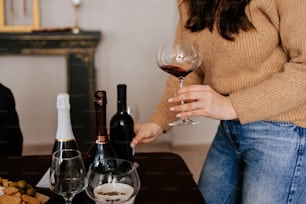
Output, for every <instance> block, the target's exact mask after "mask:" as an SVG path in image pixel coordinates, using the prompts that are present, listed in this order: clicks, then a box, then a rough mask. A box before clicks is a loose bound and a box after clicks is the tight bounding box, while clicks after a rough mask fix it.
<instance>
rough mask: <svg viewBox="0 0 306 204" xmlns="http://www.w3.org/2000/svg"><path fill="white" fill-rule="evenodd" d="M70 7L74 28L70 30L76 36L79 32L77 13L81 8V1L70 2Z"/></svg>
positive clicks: (73, 0)
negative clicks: (72, 11) (71, 6)
mask: <svg viewBox="0 0 306 204" xmlns="http://www.w3.org/2000/svg"><path fill="white" fill-rule="evenodd" d="M72 5H73V7H74V26H73V28H72V33H74V34H78V33H79V32H80V30H81V29H80V26H79V11H80V7H81V0H72Z"/></svg>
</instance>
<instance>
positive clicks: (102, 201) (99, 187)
mask: <svg viewBox="0 0 306 204" xmlns="http://www.w3.org/2000/svg"><path fill="white" fill-rule="evenodd" d="M87 180H88V186H87V188H86V190H85V191H86V193H87V195H88V196H89V197H90V198H91V199H92V200H94V201H95V202H96V203H97V204H119V203H125V204H133V203H134V200H135V198H136V195H137V194H138V192H139V189H140V180H139V176H138V173H137V169H136V167H135V165H134V164H133V163H132V162H130V161H128V160H124V159H102V160H100V161H95V162H93V163H92V164H91V165H90V167H89V171H88V173H87Z"/></svg>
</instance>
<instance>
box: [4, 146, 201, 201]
mask: <svg viewBox="0 0 306 204" xmlns="http://www.w3.org/2000/svg"><path fill="white" fill-rule="evenodd" d="M50 159H51V158H50V156H24V157H9V158H0V177H3V178H8V179H11V180H18V179H25V180H27V181H28V182H29V183H30V184H32V185H36V183H37V182H38V181H39V180H40V178H41V177H42V176H43V174H44V173H45V172H46V170H47V169H48V168H49V165H50V162H51V160H50ZM135 161H136V162H138V163H139V165H140V166H139V167H138V169H137V170H138V173H139V177H140V181H141V189H140V191H139V194H138V195H137V197H136V200H135V204H205V201H204V199H203V197H202V196H201V194H200V191H199V189H198V187H197V185H196V183H195V181H194V180H193V177H192V174H191V172H190V171H189V169H188V167H187V165H186V163H185V162H184V160H183V159H182V158H181V157H180V156H179V155H177V154H175V153H171V152H157V153H137V154H136V155H135ZM20 169H22V170H20ZM38 191H39V192H41V193H44V194H46V195H48V196H50V197H51V199H50V201H49V202H48V203H50V204H60V203H61V204H63V203H64V202H63V200H62V199H61V197H59V196H57V195H55V194H53V193H52V192H51V191H50V190H49V189H38ZM74 203H75V204H82V203H83V204H87V203H88V204H89V203H93V202H92V201H91V200H90V199H89V198H88V197H87V195H86V193H85V192H82V193H81V194H79V195H77V196H76V197H75V199H74Z"/></svg>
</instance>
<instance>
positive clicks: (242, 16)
mask: <svg viewBox="0 0 306 204" xmlns="http://www.w3.org/2000/svg"><path fill="white" fill-rule="evenodd" d="M177 2H178V8H179V14H180V20H179V24H178V26H177V32H176V41H181V40H184V39H188V40H191V41H196V42H197V44H198V45H199V48H200V50H201V52H202V53H203V58H204V61H203V64H202V65H201V67H200V68H199V69H197V70H196V71H194V72H193V73H191V74H189V75H188V76H187V77H186V86H185V87H184V88H181V89H179V90H177V92H176V96H175V97H172V96H173V89H175V88H176V86H177V79H176V78H174V77H169V79H168V81H167V84H168V86H167V89H166V91H165V94H164V96H163V97H162V99H161V101H160V103H159V106H158V108H157V110H156V111H155V112H154V114H153V116H152V118H151V120H150V122H149V123H146V124H141V125H138V126H137V127H135V132H136V137H135V138H134V140H133V141H132V144H131V145H136V144H138V143H146V142H151V141H153V140H155V139H156V138H157V137H158V136H159V135H161V133H162V132H164V131H169V129H170V127H169V126H168V122H170V121H172V120H174V119H175V117H176V116H177V117H179V116H181V117H187V116H203V117H208V118H213V119H218V120H220V125H219V127H218V131H217V133H216V136H215V138H214V141H213V143H212V145H211V148H210V151H209V153H208V155H207V158H206V161H205V163H204V166H203V169H202V173H201V176H200V179H199V187H200V190H201V192H202V195H203V197H204V198H205V200H206V202H207V203H208V204H211V203H212V204H221V203H249V204H257V203H260V204H265V203H266V204H282V203H296V204H301V203H306V151H305V148H306V147H305V137H306V15H305V13H306V1H305V0H236V1H233V0H215V1H212V0H196V1H195V0H178V1H177ZM187 83H188V85H187ZM180 100H187V101H192V102H190V103H186V104H184V105H174V103H175V102H178V101H180ZM176 104H177V103H176Z"/></svg>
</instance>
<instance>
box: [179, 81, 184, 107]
mask: <svg viewBox="0 0 306 204" xmlns="http://www.w3.org/2000/svg"><path fill="white" fill-rule="evenodd" d="M179 81H180V83H179V88H183V86H184V77H179ZM181 105H184V101H181Z"/></svg>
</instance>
